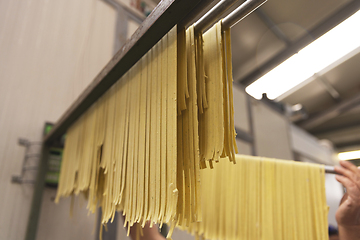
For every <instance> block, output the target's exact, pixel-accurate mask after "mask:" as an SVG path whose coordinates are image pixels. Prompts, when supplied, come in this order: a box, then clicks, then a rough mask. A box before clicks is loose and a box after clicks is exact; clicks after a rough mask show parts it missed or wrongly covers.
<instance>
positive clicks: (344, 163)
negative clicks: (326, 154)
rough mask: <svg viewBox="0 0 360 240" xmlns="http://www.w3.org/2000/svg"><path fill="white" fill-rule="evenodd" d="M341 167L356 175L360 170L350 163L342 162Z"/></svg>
mask: <svg viewBox="0 0 360 240" xmlns="http://www.w3.org/2000/svg"><path fill="white" fill-rule="evenodd" d="M340 165H341V166H342V167H344V168H346V169H348V170H350V171H352V172H354V173H356V172H357V171H358V168H357V167H356V166H355V165H354V164H353V163H351V162H349V161H340Z"/></svg>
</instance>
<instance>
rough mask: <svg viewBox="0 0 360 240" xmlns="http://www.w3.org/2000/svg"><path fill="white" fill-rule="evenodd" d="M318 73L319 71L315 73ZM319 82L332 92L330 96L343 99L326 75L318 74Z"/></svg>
mask: <svg viewBox="0 0 360 240" xmlns="http://www.w3.org/2000/svg"><path fill="white" fill-rule="evenodd" d="M315 75H317V73H315ZM316 79H317V80H318V82H319V83H321V85H322V86H323V87H324V88H325V90H326V91H327V92H328V93H329V94H330V96H331V97H332V98H333V99H334V100H335V101H336V102H339V101H341V97H340V93H339V92H338V91H337V90H336V89H335V87H334V86H333V85H331V83H330V82H329V80H328V79H327V77H326V76H324V75H318V76H317V78H316Z"/></svg>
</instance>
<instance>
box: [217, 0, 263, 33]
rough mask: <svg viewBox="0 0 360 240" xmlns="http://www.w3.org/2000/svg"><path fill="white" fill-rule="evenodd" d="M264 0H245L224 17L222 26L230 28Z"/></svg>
mask: <svg viewBox="0 0 360 240" xmlns="http://www.w3.org/2000/svg"><path fill="white" fill-rule="evenodd" d="M266 1H267V0H247V1H246V2H244V3H243V4H241V5H240V6H239V7H238V8H236V9H235V10H234V11H232V12H231V13H230V14H229V15H227V16H226V17H225V18H224V20H223V21H222V25H223V27H224V28H231V27H232V26H234V25H235V24H237V23H238V22H240V21H241V20H243V19H244V18H245V17H246V16H247V15H249V14H250V13H252V12H253V11H255V10H256V9H257V8H259V7H260V6H261V5H263V4H264V3H265V2H266Z"/></svg>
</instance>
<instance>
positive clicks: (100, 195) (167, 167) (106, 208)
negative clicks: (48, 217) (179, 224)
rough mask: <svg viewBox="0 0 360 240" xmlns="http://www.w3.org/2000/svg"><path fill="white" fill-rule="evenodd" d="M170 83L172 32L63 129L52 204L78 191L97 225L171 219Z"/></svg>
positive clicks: (173, 75)
mask: <svg viewBox="0 0 360 240" xmlns="http://www.w3.org/2000/svg"><path fill="white" fill-rule="evenodd" d="M176 85H177V28H176V27H174V28H173V29H172V30H171V31H170V32H169V33H168V34H167V35H166V36H164V37H163V38H162V39H161V40H160V41H159V42H158V43H157V44H156V45H155V46H154V47H153V48H152V49H151V50H150V51H149V52H148V53H147V54H145V55H144V56H143V57H142V58H141V59H140V60H139V61H138V62H137V63H136V64H135V65H134V66H133V67H132V68H131V69H130V70H129V71H128V72H127V73H126V74H125V75H124V76H123V77H122V78H121V79H120V81H118V82H117V83H115V84H114V85H113V86H112V87H111V89H110V90H109V91H108V92H106V93H105V94H104V95H103V96H102V97H101V98H100V99H99V100H98V101H97V102H96V103H95V104H94V105H93V106H92V107H91V108H90V109H89V110H88V111H86V112H85V114H84V115H83V116H81V117H80V118H79V119H78V120H77V121H76V122H75V123H74V124H73V125H72V126H71V127H70V128H69V129H68V131H67V139H66V144H65V149H64V158H63V163H62V169H61V174H60V181H59V187H58V191H57V197H56V202H58V201H59V198H60V197H62V196H65V197H66V196H69V195H72V194H79V193H80V192H83V193H84V194H85V195H86V196H87V197H88V208H89V210H90V211H91V212H95V210H96V207H97V206H100V207H101V208H102V210H103V211H102V212H103V215H102V223H103V224H106V223H107V222H108V221H109V220H110V219H112V218H113V217H114V215H115V212H116V211H117V210H119V211H120V210H121V211H123V213H124V215H125V224H126V225H128V226H129V227H130V226H132V225H133V224H134V223H137V222H139V223H141V224H142V225H145V222H147V221H150V222H151V223H152V224H153V223H160V224H162V223H163V222H170V221H174V219H175V216H176V209H177V208H176V206H177V200H178V197H177V179H176V173H177V161H176V160H177V137H176V135H177V127H176V125H177V114H176V109H177V105H176V104H177V102H176V96H177V95H176V94H177V86H176Z"/></svg>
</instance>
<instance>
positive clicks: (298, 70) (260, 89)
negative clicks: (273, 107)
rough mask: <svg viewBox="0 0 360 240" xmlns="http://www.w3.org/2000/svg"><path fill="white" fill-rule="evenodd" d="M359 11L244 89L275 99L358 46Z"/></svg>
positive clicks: (249, 92) (259, 95)
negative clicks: (265, 94)
mask: <svg viewBox="0 0 360 240" xmlns="http://www.w3.org/2000/svg"><path fill="white" fill-rule="evenodd" d="M359 26H360V11H357V12H356V13H355V14H353V15H352V16H350V17H349V18H348V19H346V20H345V21H343V22H342V23H340V24H339V25H337V26H336V27H334V28H333V29H331V30H330V31H329V32H327V33H325V34H324V35H323V36H321V37H319V38H318V39H317V40H315V41H313V42H312V43H310V44H309V45H307V46H306V47H304V48H303V49H302V50H300V51H299V52H298V53H297V54H295V55H293V56H291V57H290V58H288V59H287V60H285V61H284V62H283V63H281V64H280V65H278V66H277V67H275V68H274V69H273V70H271V71H270V72H268V73H267V74H265V75H264V76H262V77H261V78H259V79H258V80H257V81H255V82H254V83H252V84H251V85H249V86H248V87H247V88H246V92H247V93H248V94H250V95H251V96H253V97H254V98H257V99H261V97H262V93H267V96H268V98H270V99H275V98H277V97H279V96H280V95H282V94H284V93H285V92H287V91H289V90H290V89H292V88H294V87H296V86H297V85H299V84H300V83H302V82H304V81H305V80H307V79H309V78H310V77H311V76H313V75H314V74H315V73H318V72H320V71H321V70H323V69H324V68H326V67H328V66H329V65H331V64H332V63H334V62H335V61H336V60H338V59H340V58H342V57H344V56H345V55H346V54H348V53H350V52H352V51H353V50H355V49H356V48H358V47H360V31H359V30H358V29H359Z"/></svg>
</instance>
